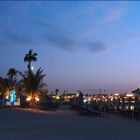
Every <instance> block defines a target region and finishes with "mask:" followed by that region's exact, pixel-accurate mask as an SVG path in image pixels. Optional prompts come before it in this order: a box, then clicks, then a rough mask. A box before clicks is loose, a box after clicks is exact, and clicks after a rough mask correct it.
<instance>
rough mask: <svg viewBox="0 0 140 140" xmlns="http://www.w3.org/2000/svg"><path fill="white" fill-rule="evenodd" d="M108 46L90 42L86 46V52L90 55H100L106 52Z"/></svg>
mask: <svg viewBox="0 0 140 140" xmlns="http://www.w3.org/2000/svg"><path fill="white" fill-rule="evenodd" d="M108 48H109V47H108V46H107V45H106V44H105V43H103V42H90V43H88V45H87V49H88V51H90V52H92V53H100V52H104V51H106V50H108Z"/></svg>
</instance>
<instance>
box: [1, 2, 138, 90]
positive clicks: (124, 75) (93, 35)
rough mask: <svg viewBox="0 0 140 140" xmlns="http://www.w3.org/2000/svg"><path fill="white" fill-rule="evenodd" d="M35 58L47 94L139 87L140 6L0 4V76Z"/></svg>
mask: <svg viewBox="0 0 140 140" xmlns="http://www.w3.org/2000/svg"><path fill="white" fill-rule="evenodd" d="M29 49H33V51H34V52H37V53H38V61H37V62H35V63H34V62H33V63H32V66H34V71H35V70H37V69H38V68H39V67H42V68H43V69H44V73H45V74H46V77H45V79H44V81H45V82H46V83H47V84H48V88H49V91H52V90H55V89H56V88H58V89H60V90H70V91H76V90H78V89H84V90H85V89H87V90H90V89H96V90H97V89H105V90H107V91H116V92H125V91H132V90H134V89H135V88H137V87H139V86H140V2H139V1H137V2H132V1H129V2H127V1H124V2H119V1H117V2H115V1H114V2H113V1H112V2H110V1H99V2H97V1H87V2H86V1H71V2H70V1H66V2H64V1H60V2H59V1H53V2H50V1H32V2H31V1H20V2H18V1H15V2H14V1H13V2H10V1H7V2H4V1H1V2H0V76H6V73H7V71H8V69H9V68H11V67H12V68H16V69H17V70H20V71H25V70H26V69H27V63H25V62H24V61H23V58H24V55H25V54H26V53H27V52H28V50H29Z"/></svg>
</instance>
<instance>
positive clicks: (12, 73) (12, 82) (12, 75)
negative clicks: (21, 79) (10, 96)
mask: <svg viewBox="0 0 140 140" xmlns="http://www.w3.org/2000/svg"><path fill="white" fill-rule="evenodd" d="M7 76H8V78H7V80H8V84H9V88H10V90H13V89H14V88H15V86H16V84H17V78H16V76H17V70H15V69H14V68H10V69H9V70H8V73H7Z"/></svg>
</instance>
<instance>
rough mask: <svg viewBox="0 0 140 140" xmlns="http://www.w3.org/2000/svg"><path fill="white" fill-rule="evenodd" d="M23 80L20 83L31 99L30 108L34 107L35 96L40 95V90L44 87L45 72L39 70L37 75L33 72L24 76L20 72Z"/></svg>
mask: <svg viewBox="0 0 140 140" xmlns="http://www.w3.org/2000/svg"><path fill="white" fill-rule="evenodd" d="M20 75H21V76H22V79H21V81H20V83H21V86H22V87H23V88H24V90H25V92H26V94H27V96H30V97H31V100H30V102H29V103H30V106H31V107H33V105H34V102H35V96H36V95H38V94H39V89H40V88H42V86H43V85H44V83H43V78H44V76H45V74H43V70H42V69H41V68H39V69H38V70H37V72H36V73H33V72H32V71H30V72H28V73H25V74H23V73H22V72H20Z"/></svg>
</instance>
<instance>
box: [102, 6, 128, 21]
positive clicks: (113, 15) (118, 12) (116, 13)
mask: <svg viewBox="0 0 140 140" xmlns="http://www.w3.org/2000/svg"><path fill="white" fill-rule="evenodd" d="M124 15H125V11H124V9H119V8H118V9H114V10H111V11H110V13H109V14H108V15H107V16H106V17H105V21H106V22H114V21H118V20H120V19H121V18H122V17H123V16H124Z"/></svg>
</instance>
